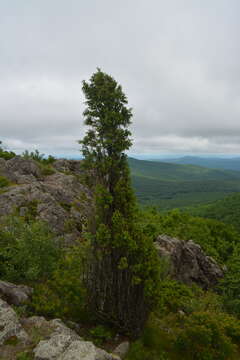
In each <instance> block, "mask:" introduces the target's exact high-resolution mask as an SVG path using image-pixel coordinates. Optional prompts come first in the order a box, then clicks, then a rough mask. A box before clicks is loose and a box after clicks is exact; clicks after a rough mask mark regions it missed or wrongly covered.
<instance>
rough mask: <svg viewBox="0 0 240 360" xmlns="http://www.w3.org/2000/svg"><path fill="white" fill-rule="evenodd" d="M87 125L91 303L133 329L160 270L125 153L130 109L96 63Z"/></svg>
mask: <svg viewBox="0 0 240 360" xmlns="http://www.w3.org/2000/svg"><path fill="white" fill-rule="evenodd" d="M82 89H83V93H84V95H85V97H86V102H85V104H86V109H85V111H84V113H83V115H84V118H85V125H87V126H88V127H89V128H88V130H87V132H86V135H85V137H84V138H83V140H81V141H79V143H80V144H81V145H82V154H83V155H84V165H85V167H86V169H87V173H88V174H90V176H89V178H88V183H89V186H91V187H92V190H93V193H94V198H95V213H94V214H93V216H92V219H91V224H90V227H89V229H90V232H91V238H92V254H93V259H92V261H91V268H90V271H89V276H88V280H87V287H88V293H89V304H90V307H91V309H92V311H93V313H94V314H95V316H96V317H97V318H98V319H100V320H101V321H103V322H105V323H109V324H112V325H114V326H115V327H116V328H117V329H118V330H119V331H122V332H125V333H129V334H131V335H133V334H135V335H137V334H138V333H139V332H140V331H141V329H142V327H143V325H144V323H145V320H146V318H147V315H148V312H149V310H150V306H151V301H152V294H153V290H154V286H155V280H156V277H157V273H158V264H157V258H156V253H155V251H154V249H153V245H152V243H151V242H150V241H149V239H147V238H146V237H145V236H144V234H143V233H142V231H141V230H140V229H139V227H138V226H137V219H136V213H137V209H136V201H135V197H134V194H133V190H132V187H131V181H130V175H129V168H128V162H127V156H126V154H125V153H124V152H125V150H128V149H129V148H130V146H131V144H132V142H131V139H130V136H131V133H130V131H129V125H130V123H131V118H132V110H131V109H130V108H128V107H127V97H126V95H125V94H124V93H123V91H122V88H121V86H120V85H119V84H118V83H117V82H116V81H115V80H114V79H113V78H112V77H111V76H110V75H108V74H106V73H103V72H102V71H101V70H100V69H98V70H97V72H96V73H94V74H93V75H92V77H91V78H90V81H89V82H86V81H83V87H82Z"/></svg>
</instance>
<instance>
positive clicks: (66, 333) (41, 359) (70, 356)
mask: <svg viewBox="0 0 240 360" xmlns="http://www.w3.org/2000/svg"><path fill="white" fill-rule="evenodd" d="M34 321H35V322H40V323H41V322H42V321H43V320H42V318H39V319H35V320H34ZM49 325H50V326H51V327H53V328H54V331H53V333H52V334H51V335H50V337H49V338H48V339H46V340H42V341H40V342H39V344H38V345H37V346H36V347H35V349H34V350H33V352H34V359H35V360H75V359H76V360H120V358H119V357H118V356H115V355H112V354H109V353H107V352H106V351H104V350H102V349H99V348H97V347H96V346H95V345H94V344H93V343H91V342H89V341H84V340H83V339H82V338H81V337H80V336H78V335H77V334H76V333H75V332H74V331H73V330H71V329H69V328H68V327H67V326H66V325H64V324H63V323H62V322H61V320H59V319H55V320H52V321H49Z"/></svg>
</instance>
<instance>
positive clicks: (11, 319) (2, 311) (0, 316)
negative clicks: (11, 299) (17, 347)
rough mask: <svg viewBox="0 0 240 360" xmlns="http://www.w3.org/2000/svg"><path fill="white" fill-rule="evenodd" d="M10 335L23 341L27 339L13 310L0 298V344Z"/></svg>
mask: <svg viewBox="0 0 240 360" xmlns="http://www.w3.org/2000/svg"><path fill="white" fill-rule="evenodd" d="M11 337H16V338H18V339H19V341H21V342H23V343H26V342H27V341H28V339H29V338H28V335H27V333H26V331H25V330H24V329H23V328H22V325H21V324H20V322H19V320H18V317H17V314H16V313H15V311H14V310H13V309H12V308H11V307H10V306H9V305H8V304H7V303H6V302H5V301H3V300H1V299H0V345H3V344H4V342H5V341H6V340H8V339H9V338H11Z"/></svg>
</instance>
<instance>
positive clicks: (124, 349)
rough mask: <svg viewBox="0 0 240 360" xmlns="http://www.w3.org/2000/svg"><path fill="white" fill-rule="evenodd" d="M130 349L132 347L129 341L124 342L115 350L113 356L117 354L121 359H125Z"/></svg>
mask: <svg viewBox="0 0 240 360" xmlns="http://www.w3.org/2000/svg"><path fill="white" fill-rule="evenodd" d="M129 347H130V343H129V341H124V342H122V343H121V344H119V345H118V346H117V347H116V348H115V350H114V351H113V354H116V355H117V356H119V357H120V358H121V359H124V357H125V356H126V355H127V352H128V350H129Z"/></svg>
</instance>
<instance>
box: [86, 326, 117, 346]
mask: <svg viewBox="0 0 240 360" xmlns="http://www.w3.org/2000/svg"><path fill="white" fill-rule="evenodd" d="M89 333H90V335H91V338H92V340H93V341H94V343H95V344H96V345H101V344H102V343H104V342H105V341H109V340H111V339H112V338H113V332H112V331H111V330H110V329H109V328H107V327H105V326H103V325H97V326H95V327H94V328H92V329H91V330H90V332H89Z"/></svg>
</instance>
